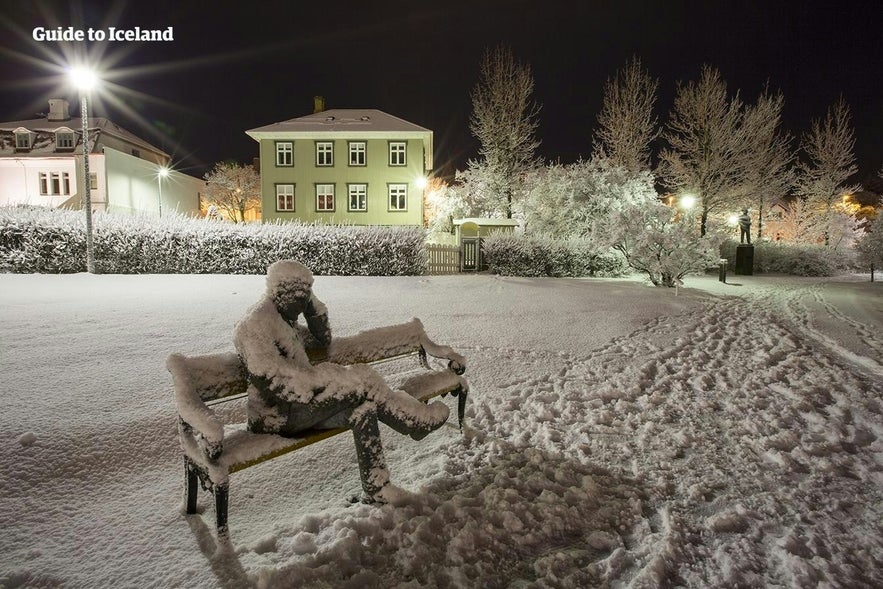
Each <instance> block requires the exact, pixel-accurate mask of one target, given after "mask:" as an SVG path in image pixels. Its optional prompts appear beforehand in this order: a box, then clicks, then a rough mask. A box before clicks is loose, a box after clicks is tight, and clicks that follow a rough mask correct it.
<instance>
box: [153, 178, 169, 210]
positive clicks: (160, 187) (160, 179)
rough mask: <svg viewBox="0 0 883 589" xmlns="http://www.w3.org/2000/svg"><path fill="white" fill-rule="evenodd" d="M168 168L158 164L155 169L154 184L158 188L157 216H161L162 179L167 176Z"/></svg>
mask: <svg viewBox="0 0 883 589" xmlns="http://www.w3.org/2000/svg"><path fill="white" fill-rule="evenodd" d="M168 175H169V169H168V168H167V167H166V166H160V167H159V170H157V171H156V185H157V187H158V188H159V216H160V217H162V181H163V178H167V177H168Z"/></svg>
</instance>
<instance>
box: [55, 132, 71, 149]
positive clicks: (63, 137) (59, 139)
mask: <svg viewBox="0 0 883 589" xmlns="http://www.w3.org/2000/svg"><path fill="white" fill-rule="evenodd" d="M74 145H76V141H75V139H74V132H73V131H67V130H65V131H56V132H55V148H56V149H63V150H66V149H73V148H74Z"/></svg>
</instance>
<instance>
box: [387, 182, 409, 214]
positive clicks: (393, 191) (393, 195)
mask: <svg viewBox="0 0 883 589" xmlns="http://www.w3.org/2000/svg"><path fill="white" fill-rule="evenodd" d="M389 210H391V211H407V210H408V185H407V184H390V185H389Z"/></svg>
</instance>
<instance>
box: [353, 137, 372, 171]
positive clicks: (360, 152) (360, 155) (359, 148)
mask: <svg viewBox="0 0 883 589" xmlns="http://www.w3.org/2000/svg"><path fill="white" fill-rule="evenodd" d="M349 165H351V166H367V165H368V144H367V143H366V142H365V141H351V142H350V143H349Z"/></svg>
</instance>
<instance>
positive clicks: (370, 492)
mask: <svg viewBox="0 0 883 589" xmlns="http://www.w3.org/2000/svg"><path fill="white" fill-rule="evenodd" d="M350 426H351V427H352V430H353V441H354V442H355V444H356V458H357V459H358V461H359V477H360V478H361V479H362V490H363V491H364V492H365V495H366V498H367V499H369V500H373V499H375V498H376V497H377V494H378V493H379V492H380V490H381V489H382V488H383V487H384V486H385V485H386V484H387V483H389V469H388V468H387V466H386V458H385V457H384V455H383V444H382V443H381V440H380V428H379V427H378V426H377V414H376V412H375V410H374V408H373V407H372V404H371V403H366V404H365V405H363V406H362V407H359V408H357V409H355V410H354V411H353V412H352V415H351V416H350Z"/></svg>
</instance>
